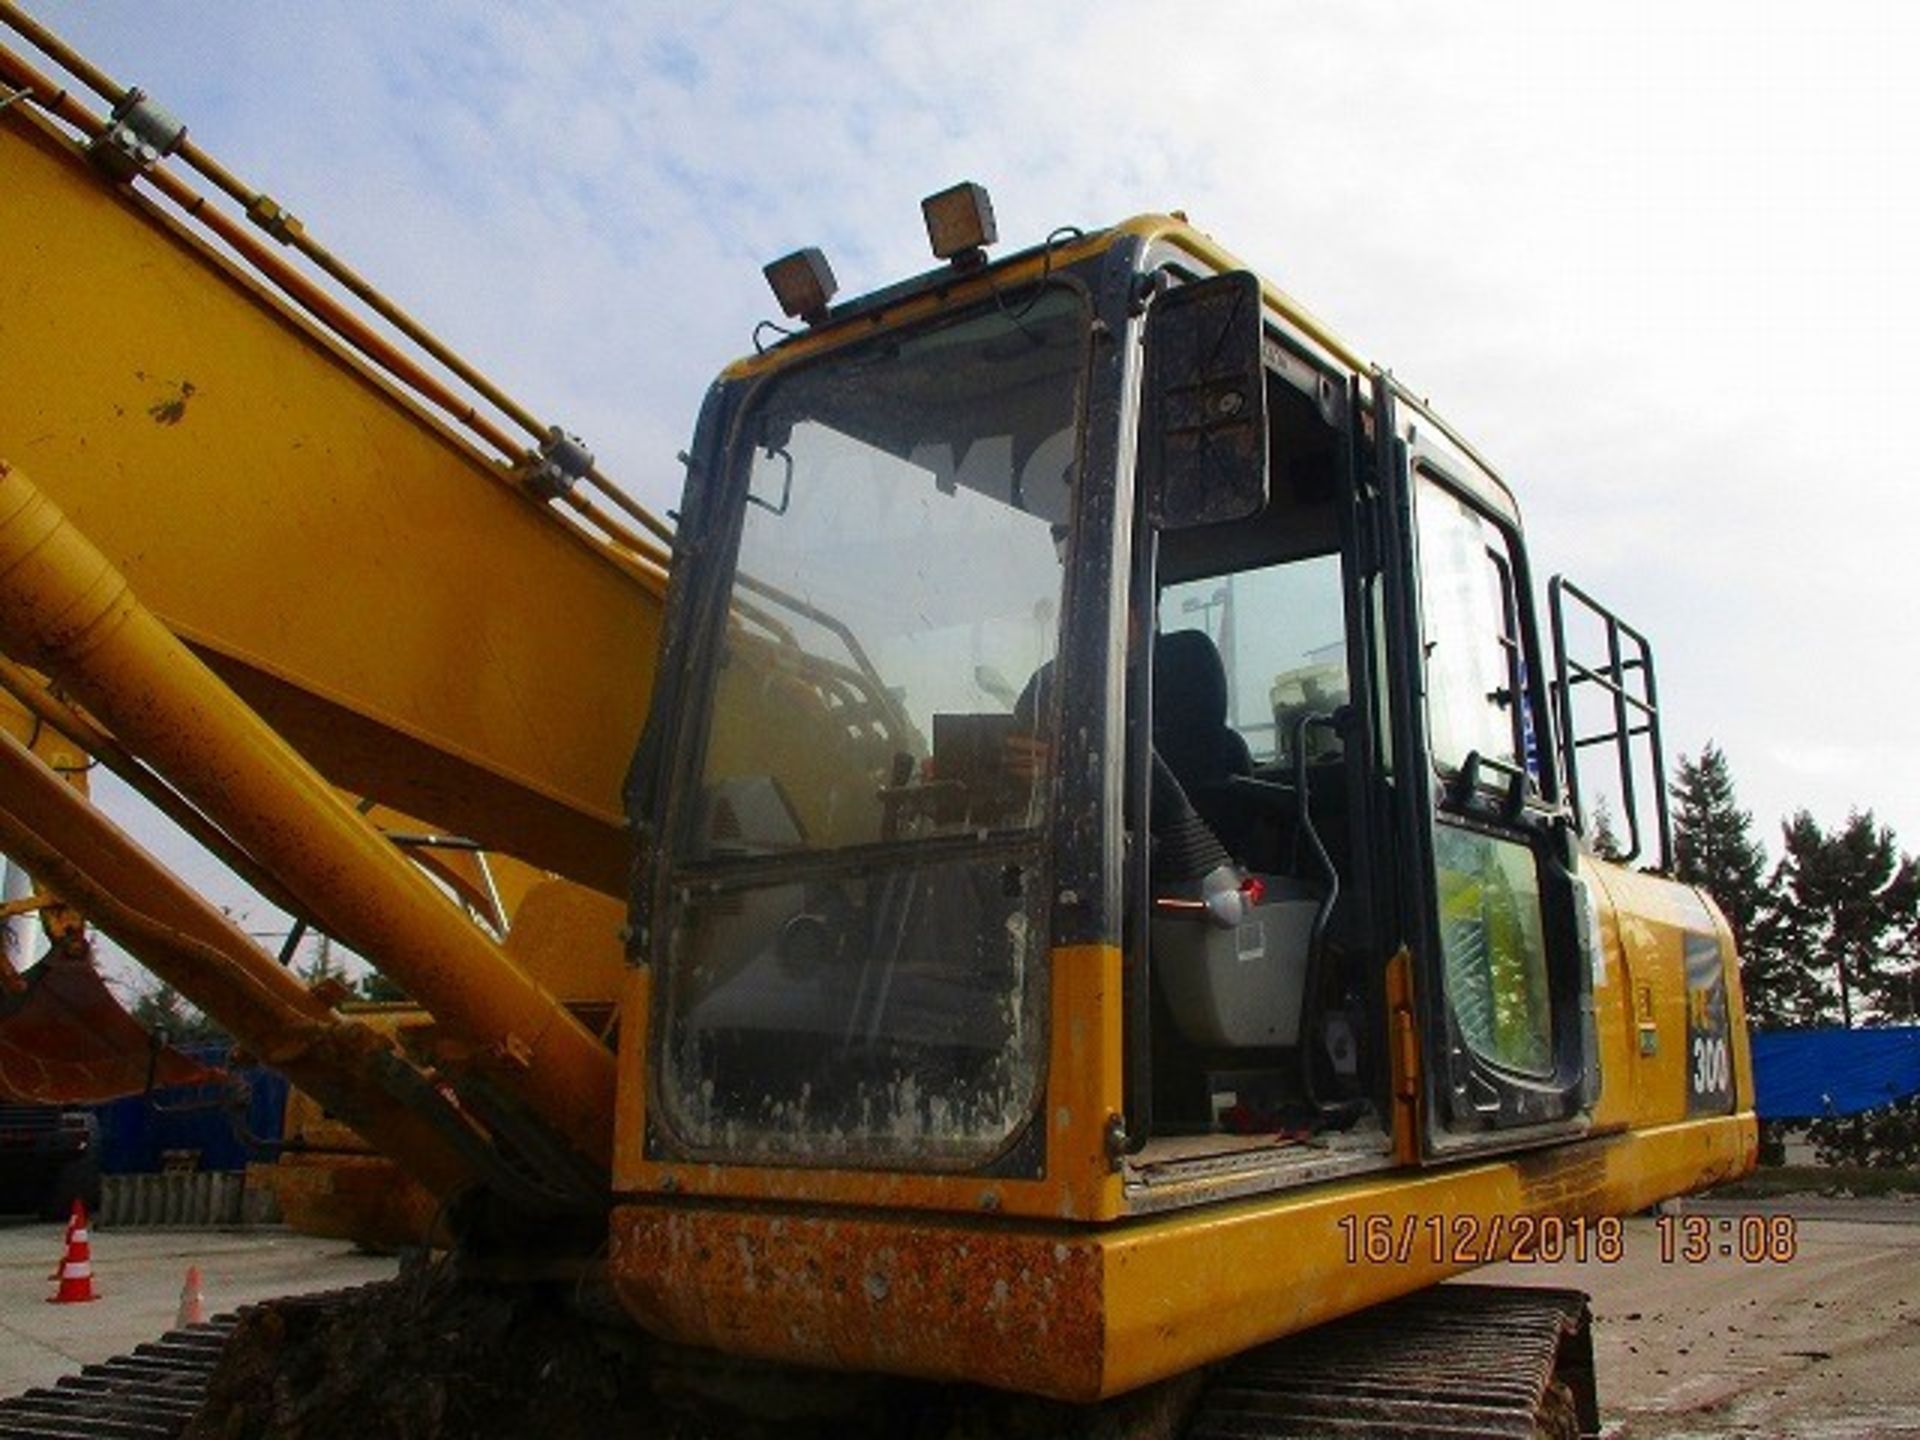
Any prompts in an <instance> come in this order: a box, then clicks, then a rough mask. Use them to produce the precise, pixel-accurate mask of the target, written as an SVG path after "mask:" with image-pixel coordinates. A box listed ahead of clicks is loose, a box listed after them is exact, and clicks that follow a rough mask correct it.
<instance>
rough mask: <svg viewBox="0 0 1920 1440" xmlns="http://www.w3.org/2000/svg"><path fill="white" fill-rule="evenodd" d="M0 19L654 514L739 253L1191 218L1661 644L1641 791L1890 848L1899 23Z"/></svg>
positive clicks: (750, 260)
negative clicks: (933, 232) (1664, 756)
mask: <svg viewBox="0 0 1920 1440" xmlns="http://www.w3.org/2000/svg"><path fill="white" fill-rule="evenodd" d="M30 3H32V8H33V10H34V13H36V14H37V15H39V16H40V17H41V18H42V19H44V20H45V21H46V22H48V23H49V24H50V25H52V26H53V27H54V28H55V29H56V30H58V31H60V32H61V33H63V34H64V35H65V36H66V37H67V38H69V39H70V40H71V41H73V42H74V43H76V44H77V45H78V46H79V48H80V49H81V50H82V51H83V52H84V53H86V54H88V55H89V56H90V57H91V58H92V59H93V60H94V61H95V62H96V63H97V64H99V65H101V66H102V67H103V68H105V69H106V70H107V71H108V72H109V73H110V74H112V75H113V76H114V77H115V78H117V79H119V80H120V81H121V82H122V83H137V84H139V85H141V86H142V87H143V88H145V89H146V90H147V91H149V92H150V93H151V94H152V95H153V96H154V97H155V98H156V99H158V100H159V101H160V102H161V103H163V104H164V105H166V106H167V107H168V108H169V109H171V110H172V111H174V113H175V114H177V115H178V116H179V117H180V118H182V119H183V120H185V121H186V122H187V124H188V125H189V127H190V129H191V131H192V133H193V135H194V137H195V139H196V140H197V141H198V142H199V143H200V144H201V145H203V146H204V147H206V148H207V149H208V150H210V151H211V152H212V153H213V154H214V155H216V156H217V157H219V158H220V159H222V160H223V161H224V162H225V163H226V164H227V165H228V167H229V168H231V169H233V170H235V171H236V172H237V173H239V174H240V175H242V176H244V177H246V178H247V179H248V180H249V181H251V182H252V183H254V184H256V185H258V186H260V187H262V188H264V189H266V190H268V191H269V192H271V193H272V194H274V195H275V196H276V197H277V198H279V199H280V200H281V201H282V202H283V203H284V204H286V205H288V206H289V207H290V208H292V209H293V210H295V211H296V212H297V213H298V214H299V215H301V217H302V218H303V219H304V220H305V222H306V223H307V225H308V228H309V230H310V231H311V232H312V233H314V234H315V235H316V237H317V238H319V239H320V240H321V241H322V242H323V243H325V244H327V245H328V246H330V247H331V248H333V249H334V250H335V251H336V252H338V253H341V254H343V255H345V256H347V257H348V258H349V259H351V260H352V261H353V262H354V263H355V264H356V265H357V266H358V267H359V268H360V269H361V271H362V272H363V273H365V274H367V275H369V276H370V277H372V278H373V279H374V280H375V281H376V282H377V283H378V284H380V285H381V286H382V288H384V289H385V290H386V291H387V292H388V293H389V294H391V295H394V296H395V297H397V298H399V299H400V300H401V301H402V303H403V304H405V305H406V306H407V307H408V308H409V309H411V310H412V311H413V312H414V313H415V314H417V315H419V316H420V317H421V318H423V319H424V320H426V321H427V322H428V323H429V324H430V325H431V326H432V327H433V328H434V329H436V330H437V331H438V332H439V333H440V334H442V335H443V336H445V337H446V338H447V339H449V340H450V341H451V342H452V343H453V344H454V345H455V346H456V348H458V349H460V350H461V351H463V352H464V353H465V354H467V355H468V356H469V357H471V358H473V359H475V360H476V361H478V362H479V363H480V365H481V367H482V368H483V369H485V370H486V371H488V372H489V373H491V374H492V375H494V376H495V377H496V378H498V379H500V380H501V381H502V382H503V383H504V384H505V385H506V387H507V388H508V389H509V390H510V391H512V392H513V393H515V394H516V395H518V396H519V397H521V398H522V399H523V400H524V401H525V402H526V403H528V404H529V405H530V406H531V407H532V408H533V409H535V410H536V411H537V412H538V413H540V414H541V415H543V416H545V417H548V418H551V419H553V420H557V421H559V422H560V423H562V424H564V425H565V426H566V427H567V428H568V429H570V430H573V431H576V432H578V433H580V434H581V435H583V436H585V437H586V438H587V440H588V442H589V444H590V445H591V446H592V447H593V448H594V450H595V451H596V453H597V454H598V456H599V457H600V459H601V462H602V468H603V469H604V470H605V471H606V472H607V473H609V474H611V475H613V476H615V477H616V478H618V479H620V480H621V481H622V482H623V483H624V484H625V485H626V486H627V487H628V488H629V489H631V490H632V491H633V492H634V493H635V494H636V495H638V496H640V497H641V498H643V499H644V500H646V501H648V502H649V503H650V504H652V505H654V506H656V507H657V508H661V509H665V508H668V507H671V506H672V505H673V504H674V503H675V501H676V495H677V487H678V481H679V467H678V465H677V463H676V461H675V458H674V457H675V454H676V452H677V451H678V450H680V449H681V448H683V447H684V445H685V444H686V439H687V437H688V435H689V434H690V432H691V429H692V424H693V418H694V415H695V413H696V411H697V409H698V406H699V403H700V400H701V397H702V394H703V392H704V390H705V388H706V386H707V384H708V382H709V380H710V378H711V376H712V375H713V374H714V373H715V372H716V371H717V370H718V369H719V368H720V367H721V366H722V365H723V364H725V363H726V362H727V361H728V360H729V359H731V358H732V357H734V356H735V355H737V354H739V353H741V352H743V351H745V350H746V349H747V348H748V347H749V343H750V342H749V337H750V335H751V332H752V329H753V326H754V325H755V323H756V322H758V321H760V320H762V319H766V318H777V312H776V310H775V308H774V306H773V303H772V300H771V297H770V296H769V294H768V292H767V291H766V289H765V286H764V283H763V281H762V279H761V276H760V273H759V272H760V266H761V265H762V264H764V263H765V262H766V261H768V260H770V259H772V258H774V257H776V256H779V255H781V254H784V253H786V252H787V251H790V250H792V249H795V248H797V247H799V246H802V245H819V246H821V247H822V248H824V249H825V251H826V252H827V255H828V257H829V259H830V260H831V262H832V264H833V267H834V269H835V271H836V273H837V274H838V276H839V278H840V281H841V284H842V287H843V292H842V293H843V294H855V293H859V292H861V291H864V290H867V289H871V288H874V287H876V286H878V285H881V284H884V283H886V282H888V281H891V280H894V279H897V278H900V277H901V276H902V275H905V274H909V273H917V272H918V271H920V270H923V269H925V268H927V266H928V265H929V263H930V260H929V257H928V255H927V252H926V248H925V246H926V240H925V232H924V230H923V228H922V225H921V221H920V216H919V210H918V201H919V200H920V198H921V197H922V196H924V195H927V194H930V193H932V192H933V191H935V190H939V189H942V188H944V187H946V186H947V185H949V184H951V183H953V182H955V181H957V180H960V179H971V180H976V181H979V182H980V183H982V184H984V185H986V186H987V187H988V189H989V190H990V191H991V193H992V195H993V200H994V207H995V211H996V213H997V216H998V220H999V228H1000V233H1001V235H1002V237H1003V238H1004V241H1005V245H1004V246H1003V249H1005V248H1014V247H1018V246H1023V245H1026V244H1030V243H1034V242H1037V241H1038V240H1039V239H1040V238H1041V237H1043V236H1044V235H1046V234H1047V233H1048V232H1049V231H1051V230H1053V229H1054V228H1055V227H1057V226H1060V225H1063V224H1076V225H1081V226H1085V227H1092V226H1095V225H1099V224H1102V223H1106V222H1109V221H1112V220H1115V219H1118V218H1120V217H1123V216H1125V215H1128V214H1133V213H1137V212H1141V211H1149V210H1172V209H1181V210H1184V211H1185V212H1186V213H1187V214H1189V215H1190V216H1191V217H1192V219H1193V220H1194V222H1195V223H1196V224H1198V225H1199V226H1200V227H1201V228H1203V229H1205V230H1207V231H1209V232H1210V233H1212V234H1213V235H1214V236H1215V237H1216V238H1217V239H1219V240H1220V241H1222V242H1223V243H1224V244H1225V245H1226V246H1227V247H1228V248H1229V249H1231V250H1233V251H1234V252H1236V253H1237V254H1238V255H1239V256H1241V257H1242V258H1243V259H1244V260H1245V261H1247V262H1248V263H1249V264H1251V265H1252V266H1253V267H1254V268H1256V269H1259V270H1261V271H1262V272H1264V273H1266V274H1267V275H1269V276H1270V277H1271V278H1273V279H1275V280H1276V281H1278V282H1279V283H1280V284H1281V285H1282V286H1283V287H1284V288H1286V289H1287V290H1288V291H1290V292H1291V293H1292V294H1293V295H1295V296H1296V297H1297V298H1298V299H1300V300H1301V301H1302V302H1304V303H1305V304H1306V305H1307V306H1308V307H1309V308H1311V309H1312V310H1313V311H1314V312H1315V313H1317V314H1318V315H1320V316H1321V317H1322V318H1323V319H1325V320H1326V321H1328V322H1329V323H1331V324H1332V325H1333V326H1334V327H1335V328H1336V329H1337V330H1338V331H1339V332H1340V333H1342V334H1343V335H1344V336H1345V337H1347V339H1348V340H1349V341H1351V342H1352V343H1353V344H1354V345H1355V346H1357V347H1358V348H1359V349H1360V350H1361V351H1362V352H1363V353H1365V354H1366V355H1368V356H1369V357H1370V358H1372V359H1374V360H1377V361H1380V362H1382V363H1385V364H1388V365H1390V366H1391V367H1392V368H1393V370H1394V371H1395V373H1396V374H1397V375H1398V376H1400V377H1401V379H1402V380H1403V381H1404V382H1405V383H1406V384H1408V385H1409V386H1410V387H1411V388H1412V389H1414V390H1415V391H1416V392H1418V393H1421V394H1423V395H1425V396H1428V397H1430V398H1431V400H1432V402H1433V403H1434V404H1435V405H1436V406H1437V407H1438V408H1439V409H1440V411H1441V412H1442V413H1443V414H1444V415H1446V416H1447V417H1448V419H1449V420H1450V421H1452V423H1453V424H1454V425H1455V426H1456V427H1458V428H1459V429H1460V430H1461V431H1463V432H1464V433H1465V434H1466V435H1467V436H1468V437H1470V438H1471V439H1472V440H1473V441H1474V443H1475V444H1476V446H1477V447H1478V448H1479V449H1480V450H1481V451H1482V452H1483V453H1484V454H1485V455H1486V456H1487V457H1488V458H1489V459H1490V460H1491V461H1492V462H1493V463H1494V465H1495V466H1496V467H1497V468H1498V469H1499V470H1500V471H1501V473H1502V474H1503V476H1504V477H1505V478H1506V479H1507V480H1508V481H1509V483H1510V484H1511V485H1512V487H1513V488H1514V490H1515V491H1516V493H1517V494H1518V496H1519V498H1520V503H1521V506H1522V510H1523V513H1524V515H1525V517H1526V521H1527V526H1528V534H1529V537H1530V547H1531V554H1532V563H1533V567H1534V570H1535V573H1536V576H1537V577H1538V578H1539V579H1540V580H1541V581H1542V582H1544V578H1545V577H1546V576H1547V575H1550V574H1553V573H1557V572H1560V571H1562V570H1564V571H1566V572H1567V573H1569V574H1570V575H1572V576H1573V577H1574V578H1575V579H1577V580H1579V581H1580V582H1581V583H1582V585H1583V586H1584V587H1585V588H1586V589H1588V590H1590V591H1591V592H1593V593H1594V594H1596V595H1597V596H1599V597H1600V598H1602V599H1603V600H1605V601H1606V602H1607V603H1608V604H1610V605H1611V606H1613V607H1614V608H1615V609H1617V610H1618V611H1620V612H1621V613H1622V614H1623V615H1625V616H1626V617H1627V618H1628V619H1629V620H1631V621H1632V622H1633V623H1634V624H1635V625H1636V626H1638V627H1639V628H1640V629H1642V630H1644V631H1645V632H1647V633H1648V634H1649V635H1651V636H1652V637H1653V639H1654V642H1655V645H1656V654H1657V657H1658V661H1659V666H1660V669H1659V679H1660V689H1661V698H1662V702H1663V709H1664V720H1663V723H1664V727H1665V732H1666V737H1667V741H1668V749H1669V752H1670V761H1671V759H1672V758H1674V757H1677V756H1678V755H1679V754H1681V753H1685V754H1689V755H1693V754H1697V753H1698V752H1699V750H1700V748H1701V746H1702V745H1703V744H1704V743H1706V742H1707V741H1708V740H1709V739H1712V740H1714V741H1716V742H1717V743H1718V744H1719V745H1720V746H1721V747H1722V748H1723V749H1724V750H1725V751H1726V752H1727V754H1728V756H1729V759H1730V761H1731V764H1732V768H1733V774H1734V778H1735V780H1736V783H1737V785H1738V788H1739V793H1740V797H1741V800H1742V803H1743V804H1744V805H1745V806H1746V807H1747V808H1749V809H1750V810H1751V811H1752V812H1753V814H1754V817H1755V820H1756V828H1757V832H1758V833H1759V834H1760V836H1761V838H1762V839H1764V840H1766V841H1769V842H1770V843H1772V844H1773V845H1774V847H1775V848H1776V849H1777V839H1778V822H1779V820H1780V818H1781V817H1783V816H1785V815H1787V814H1788V813H1790V812H1791V811H1793V810H1795V809H1797V808H1799V807H1802V806H1804V807H1806V808H1808V809H1810V810H1811V811H1812V812H1813V814H1814V816H1815V817H1816V818H1817V819H1819V820H1820V821H1821V822H1822V823H1824V824H1830V825H1831V824H1838V823H1840V822H1841V821H1843V820H1844V819H1845V818H1846V816H1847V814H1848V812H1849V811H1850V810H1851V809H1853V808H1856V807H1858V808H1872V809H1873V810H1874V811H1875V812H1876V814H1877V815H1878V817H1879V818H1880V819H1881V820H1882V821H1884V822H1887V823H1889V824H1891V825H1892V826H1893V827H1894V828H1895V829H1896V831H1897V832H1898V833H1899V835H1900V837H1901V839H1902V840H1903V842H1904V845H1905V848H1907V849H1909V850H1915V849H1920V764H1917V763H1916V760H1915V750H1916V743H1917V742H1920V718H1916V717H1920V678H1916V663H1915V661H1916V649H1917V648H1920V647H1916V645H1915V643H1914V640H1913V637H1912V632H1911V631H1910V630H1909V629H1908V627H1909V626H1910V625H1911V624H1912V623H1913V619H1912V616H1913V612H1914V609H1915V606H1914V602H1913V599H1912V594H1913V574H1912V572H1913V570H1914V567H1915V565H1916V563H1920V558H1917V557H1916V551H1917V550H1920V500H1916V498H1915V491H1914V486H1913V481H1912V478H1911V477H1910V475H1909V474H1908V473H1906V472H1907V471H1908V470H1909V469H1910V468H1911V466H1910V462H1909V461H1908V451H1909V449H1910V447H1909V445H1908V443H1907V437H1906V435H1905V434H1904V432H1903V431H1902V430H1901V429H1900V426H1899V425H1897V424H1895V423H1894V422H1895V421H1896V420H1898V418H1899V417H1900V415H1902V414H1904V413H1907V412H1906V409H1905V406H1906V404H1907V403H1910V400H1909V399H1908V397H1910V396H1912V395H1913V394H1914V393H1915V391H1916V390H1917V389H1920V347H1917V346H1916V345H1915V344H1913V343H1912V339H1913V337H1914V336H1915V335H1917V334H1920V279H1917V278H1916V269H1915V267H1914V266H1913V264H1912V262H1911V260H1910V258H1909V257H1910V254H1911V251H1912V247H1913V239H1912V237H1913V236H1914V234H1915V233H1916V230H1920V138H1916V136H1920V125H1916V124H1914V123H1913V121H1914V119H1915V102H1914V99H1913V95H1914V90H1913V80H1912V74H1911V63H1910V61H1911V57H1912V56H1913V55H1914V54H1917V53H1920V12H1916V11H1915V10H1913V9H1912V8H1911V7H1899V6H1895V5H1891V4H1875V3H1857V4H1853V3H1850V4H1844V5H1836V6H1832V7H1826V6H1820V7H1808V6H1799V7H1786V6H1778V5H1766V4H1750V3H1749V4H1738V5H1735V4H1722V3H1693V4H1689V5H1686V6H1673V5H1655V4H1640V3H1617V4H1611V5H1606V6H1582V7H1572V6H1562V7H1547V6H1539V5H1534V4H1506V3H1500V4H1460V3H1452V4H1438V3H1413V4H1392V5H1390V4H1384V3H1382V4H1355V3H1341V4H1290V3H1285V4H1283V3H1272V4H1235V3H1215V4H1209V5H1206V6H1168V5H1165V4H1145V3H1132V0H1107V3H1100V4H1093V3H1061V4H1052V5H1040V4H1033V3H1025V4H1021V3H997V0H978V3H972V4H968V5H964V6H951V5H948V6H932V5H908V4H898V3H871V4H863V3H845V4H836V5H827V4H820V3H814V4H773V3H767V4H752V5H744V4H743V5H701V6H673V7H669V6H665V5H652V4H612V3H607V4H590V3H589V4H567V5H558V4H549V3H523V4H517V5H512V6H507V5H492V4H479V3H473V4H455V3H447V0H416V3H409V4H405V5H393V4H371V3H358V0H332V3H329V4H327V5H322V6H315V5H296V4H293V3H290V0H248V3H241V0H194V3H181V0H141V3H139V4H134V3H131V0H94V3H87V4H78V3H67V0H60V3H55V0H37V3H33V0H30ZM0 203H3V201H0ZM1902 423H1905V422H1902Z"/></svg>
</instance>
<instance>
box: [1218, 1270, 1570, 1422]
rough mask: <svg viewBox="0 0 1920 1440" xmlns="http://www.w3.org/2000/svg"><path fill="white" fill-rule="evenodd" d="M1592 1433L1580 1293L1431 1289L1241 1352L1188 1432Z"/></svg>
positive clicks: (1455, 1287)
mask: <svg viewBox="0 0 1920 1440" xmlns="http://www.w3.org/2000/svg"><path fill="white" fill-rule="evenodd" d="M1599 1429H1600V1418H1599V1413H1598V1404H1597V1402H1596V1400H1595V1394H1594V1380H1593V1338H1592V1335H1591V1333H1590V1330H1589V1316H1588V1312H1587V1297H1586V1296H1585V1295H1583V1294H1581V1293H1580V1292H1579V1291H1577V1290H1551V1289H1544V1288H1543V1289H1532V1288H1525V1287H1513V1286H1499V1285H1436V1286H1433V1287H1432V1288H1431V1289H1427V1290H1422V1291H1420V1292H1419V1293H1417V1294H1414V1295H1409V1296H1407V1297H1406V1298H1404V1299H1402V1300H1397V1301H1394V1302H1393V1303H1392V1304H1388V1305H1380V1306H1376V1307H1375V1308H1373V1309H1371V1310H1367V1311H1364V1312H1362V1313H1361V1314H1358V1315H1354V1316H1350V1317H1349V1318H1347V1319H1345V1320H1339V1321H1335V1322H1334V1323H1333V1324H1331V1325H1324V1326H1321V1327H1320V1328H1319V1329H1316V1330H1311V1331H1309V1332H1307V1333H1306V1334H1304V1335H1297V1336H1293V1337H1291V1338H1289V1339H1286V1340H1282V1341H1279V1342H1277V1343H1275V1344H1272V1345H1265V1346H1262V1347H1260V1348H1259V1349H1257V1350H1252V1351H1249V1352H1248V1353H1247V1354H1245V1355H1243V1356H1241V1357H1240V1358H1239V1359H1237V1360H1235V1361H1233V1362H1231V1363H1230V1364H1228V1365H1227V1366H1225V1367H1224V1368H1223V1369H1222V1370H1221V1371H1220V1372H1219V1374H1218V1375H1217V1376H1216V1377H1215V1378H1214V1379H1213V1381H1212V1382H1211V1383H1210V1384H1209V1385H1208V1387H1207V1388H1206V1390H1205V1391H1204V1392H1203V1393H1202V1394H1201V1396H1200V1399H1199V1401H1198V1403H1197V1404H1196V1406H1195V1408H1194V1410H1193V1413H1192V1414H1191V1416H1190V1417H1189V1419H1188V1422H1187V1426H1186V1428H1185V1430H1184V1431H1183V1432H1182V1434H1183V1436H1184V1437H1185V1440H1295V1437H1306V1436H1312V1437H1320V1436H1343V1435H1365V1436H1369V1437H1381V1440H1443V1437H1462V1436H1476V1437H1482V1440H1492V1437H1508V1436H1511V1437H1514V1440H1535V1437H1539V1440H1578V1437H1582V1436H1590V1435H1597V1434H1598V1433H1599Z"/></svg>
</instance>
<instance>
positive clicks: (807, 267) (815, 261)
mask: <svg viewBox="0 0 1920 1440" xmlns="http://www.w3.org/2000/svg"><path fill="white" fill-rule="evenodd" d="M763 273H764V274H765V275H766V277H767V283H768V284H769V285H771V286H772V287H773V297H774V299H776V300H778V301H779V302H780V309H781V310H782V311H783V312H785V313H786V314H788V315H790V316H793V317H794V318H795V319H798V320H804V321H806V322H807V324H809V325H818V324H819V323H820V322H821V321H822V320H824V319H826V318H827V302H828V301H830V300H832V299H833V292H834V291H836V290H838V289H839V288H840V286H839V282H837V281H836V280H835V279H834V278H833V267H832V266H831V265H829V264H827V257H826V256H825V255H822V254H821V253H820V251H819V250H818V249H817V248H815V247H813V246H808V247H807V248H806V249H805V250H796V251H794V252H793V254H791V255H784V256H782V257H781V258H780V259H778V260H776V261H774V262H773V263H772V264H771V265H769V266H767V267H766V269H765V271H764V272H763Z"/></svg>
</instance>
